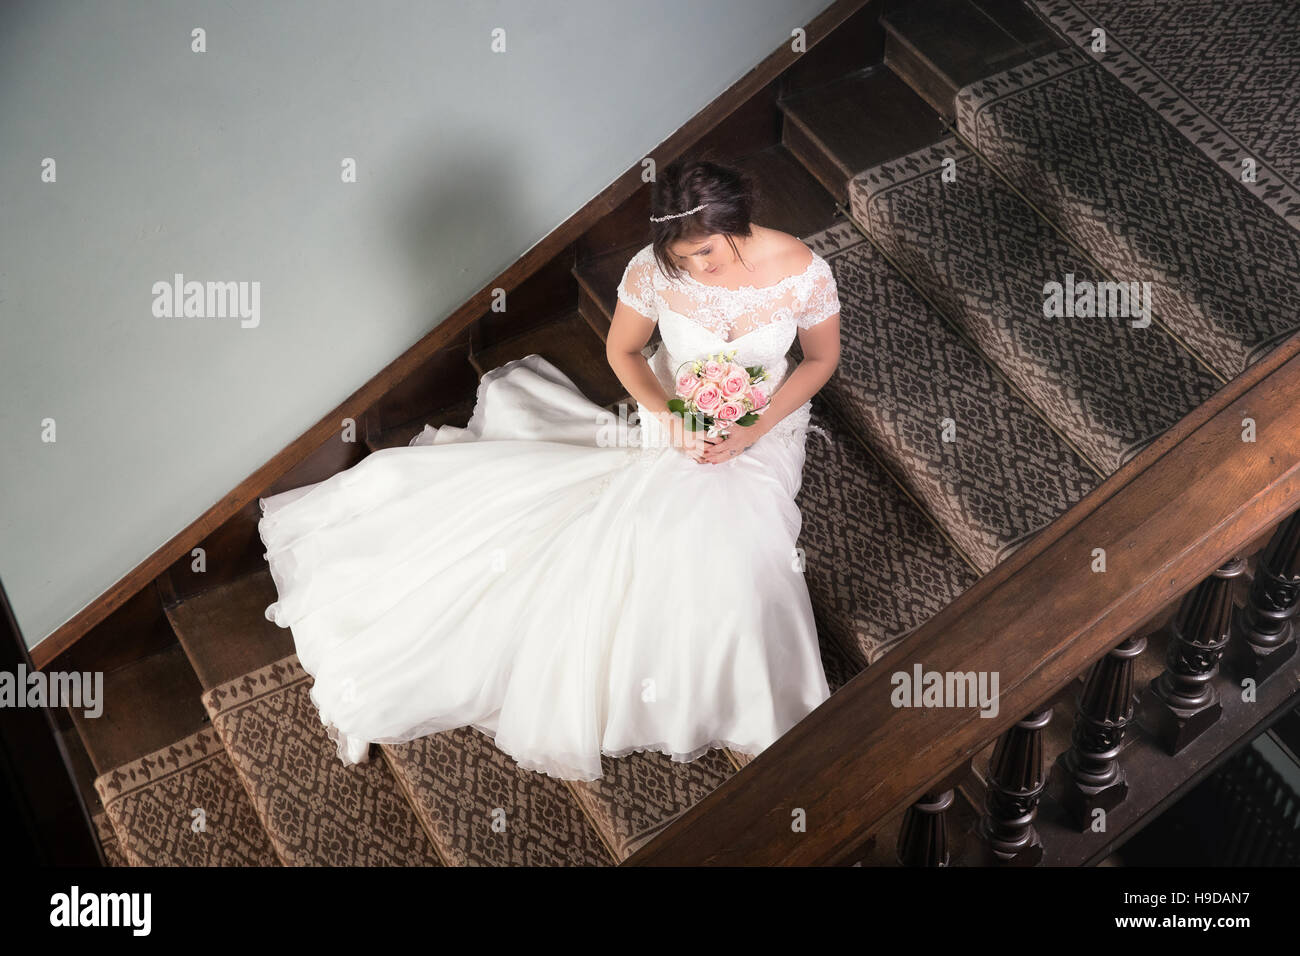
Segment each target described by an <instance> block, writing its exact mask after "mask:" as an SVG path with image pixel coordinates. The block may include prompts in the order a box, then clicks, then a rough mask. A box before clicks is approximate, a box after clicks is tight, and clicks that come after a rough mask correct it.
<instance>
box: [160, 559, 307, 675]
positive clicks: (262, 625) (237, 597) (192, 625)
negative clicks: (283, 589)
mask: <svg viewBox="0 0 1300 956" xmlns="http://www.w3.org/2000/svg"><path fill="white" fill-rule="evenodd" d="M278 598H279V595H278V594H277V593H276V590H275V582H274V581H272V580H271V572H270V571H269V570H263V571H258V572H256V573H254V574H248V575H245V576H244V577H242V578H237V579H236V580H234V581H231V582H229V583H227V584H223V585H221V586H220V587H216V588H213V589H212V590H210V591H204V592H203V593H201V594H197V595H194V596H193V597H188V598H186V599H185V600H183V601H181V602H180V603H178V604H174V605H172V606H171V607H169V608H167V609H166V610H167V619H168V620H169V621H171V624H172V628H173V629H174V630H175V631H176V636H177V638H179V640H180V642H181V646H182V647H183V648H184V649H185V653H186V654H187V655H188V657H189V659H190V662H191V663H192V664H193V666H194V672H195V673H196V674H198V677H199V684H200V685H201V686H202V689H203V690H205V691H206V690H211V689H212V688H213V687H216V686H218V685H220V684H224V683H226V681H229V680H234V679H235V678H236V677H239V676H240V675H242V674H247V673H248V672H250V671H255V670H257V669H258V668H260V667H264V666H266V665H267V664H270V663H271V662H273V661H278V660H280V659H281V658H282V657H287V656H288V655H289V654H292V653H293V652H294V643H293V634H292V633H291V632H290V631H289V629H288V628H284V627H277V626H276V624H275V623H274V622H272V621H268V620H267V619H266V613H265V612H266V608H267V607H268V606H270V605H271V604H274V603H275V602H276V600H278Z"/></svg>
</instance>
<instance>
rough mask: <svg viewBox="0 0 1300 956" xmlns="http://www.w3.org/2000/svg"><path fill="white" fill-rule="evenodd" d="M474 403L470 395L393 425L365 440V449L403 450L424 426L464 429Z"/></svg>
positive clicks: (472, 395)
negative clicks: (450, 426) (449, 426)
mask: <svg viewBox="0 0 1300 956" xmlns="http://www.w3.org/2000/svg"><path fill="white" fill-rule="evenodd" d="M474 401H475V395H474V394H473V393H471V394H469V395H467V396H465V397H464V398H463V399H461V400H460V401H458V402H456V403H455V404H454V405H449V406H447V407H445V408H438V409H433V410H431V411H429V412H427V413H426V414H424V415H420V416H419V417H417V418H413V419H411V420H410V421H409V422H403V423H402V424H401V425H395V426H393V427H392V428H389V429H386V430H385V431H382V432H380V433H379V434H378V435H377V436H375V437H374V438H369V439H366V447H367V448H369V449H370V450H371V451H372V452H376V451H380V450H381V449H384V448H405V447H406V446H407V445H409V444H410V443H411V439H412V438H414V437H415V436H416V435H418V434H420V432H422V431H424V426H425V425H428V426H429V427H430V428H435V429H436V428H440V427H442V426H443V425H455V426H456V427H458V428H464V427H465V425H466V424H468V422H469V418H470V416H471V415H472V414H474Z"/></svg>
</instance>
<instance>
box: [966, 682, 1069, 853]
mask: <svg viewBox="0 0 1300 956" xmlns="http://www.w3.org/2000/svg"><path fill="white" fill-rule="evenodd" d="M1051 719H1052V709H1051V708H1050V707H1044V708H1043V709H1042V710H1038V711H1035V712H1034V713H1032V714H1030V715H1029V716H1028V717H1026V718H1024V719H1023V720H1021V721H1020V722H1019V723H1017V724H1016V725H1015V726H1014V727H1012V728H1011V729H1010V730H1008V731H1007V732H1006V733H1004V734H1003V735H1002V736H1001V737H999V738H998V742H997V744H995V745H994V747H993V756H992V758H991V759H990V760H989V778H988V791H987V793H986V794H985V797H984V814H983V815H982V816H981V818H980V827H979V830H980V836H981V837H983V839H984V842H985V844H986V850H987V853H988V854H991V857H992V859H991V860H990V862H998V863H1009V864H1013V865H1016V866H1036V865H1038V863H1039V861H1041V860H1042V858H1043V844H1042V841H1041V840H1040V839H1039V837H1038V830H1037V829H1036V828H1035V827H1034V819H1035V818H1036V817H1037V816H1038V798H1039V797H1040V796H1042V793H1043V788H1044V786H1046V783H1047V777H1046V775H1045V774H1044V773H1043V728H1044V727H1046V726H1047V724H1048V722H1049V721H1050V720H1051Z"/></svg>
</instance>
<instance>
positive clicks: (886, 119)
mask: <svg viewBox="0 0 1300 956" xmlns="http://www.w3.org/2000/svg"><path fill="white" fill-rule="evenodd" d="M778 105H779V106H780V107H781V111H782V112H783V113H784V114H785V131H784V133H783V134H782V135H783V137H784V139H785V141H786V143H787V145H788V146H789V148H790V151H791V152H792V153H794V154H795V155H797V156H798V157H799V160H800V162H802V163H803V164H804V165H806V166H807V167H808V168H809V169H812V170H815V171H816V173H817V177H818V178H819V179H820V180H821V181H822V183H823V184H824V185H825V187H826V189H828V190H830V192H831V193H832V195H833V196H834V197H835V198H836V199H838V200H839V201H840V202H842V203H847V202H848V192H847V183H848V181H849V180H850V179H852V178H853V176H854V174H855V173H858V172H860V171H861V170H864V169H869V168H870V167H872V166H875V165H877V164H879V163H883V162H884V161H885V160H888V159H893V158H895V157H897V156H902V155H904V154H906V153H910V152H913V151H915V150H917V149H919V148H920V147H922V146H928V145H930V144H931V143H934V142H936V141H938V140H939V139H942V138H943V136H944V135H945V133H946V127H945V126H944V123H943V120H942V119H941V118H940V117H939V115H938V114H937V113H935V112H934V111H933V110H931V109H930V108H929V107H927V106H926V104H925V102H924V101H923V100H922V99H921V98H920V97H919V96H917V94H916V93H914V92H913V91H912V90H911V89H910V88H909V87H908V86H907V84H905V83H904V82H903V81H902V80H900V79H899V78H898V76H897V75H896V74H895V73H894V72H893V71H891V70H888V69H885V68H884V67H875V68H873V69H870V70H862V71H859V72H857V73H852V74H850V75H848V76H846V77H844V78H843V79H840V80H836V81H835V82H834V83H828V84H826V85H825V86H821V87H818V88H817V89H813V90H808V91H807V92H805V93H800V94H799V95H797V96H791V97H787V98H785V99H782V100H781V101H780V103H779V104H778ZM827 225H828V226H829V225H830V224H829V223H828V224H827ZM799 235H800V236H806V235H811V232H803V233H799Z"/></svg>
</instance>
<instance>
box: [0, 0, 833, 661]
mask: <svg viewBox="0 0 1300 956" xmlns="http://www.w3.org/2000/svg"><path fill="white" fill-rule="evenodd" d="M826 6H827V0H803V2H800V0H708V2H701V0H647V2H635V3H633V2H609V0H604V2H601V0H581V2H579V0H551V2H548V0H512V2H504V0H502V2H473V3H450V2H423V3H419V2H382V0H381V2H360V0H357V2H339V0H310V2H294V3H290V2H268V0H258V2H252V0H239V2H231V3H219V4H218V3H208V4H205V3H196V2H190V3H178V2H169V3H143V2H131V3H127V2H97V3H84V4H66V3H55V2H51V0H38V2H31V3H17V2H12V0H9V2H6V3H5V4H3V5H0V443H2V444H0V580H3V582H4V584H5V587H6V588H7V589H8V592H9V597H10V599H11V601H12V602H13V604H14V609H15V613H16V614H17V616H18V622H19V625H20V626H21V627H22V629H23V631H24V633H25V635H26V637H27V641H28V643H29V644H36V643H38V642H39V641H40V640H41V639H43V638H44V637H46V636H47V635H49V634H50V633H51V632H52V631H54V630H55V629H56V628H57V627H58V626H59V625H60V624H62V623H63V622H64V621H66V620H67V619H68V618H70V617H72V616H73V615H74V614H75V613H76V612H77V611H79V610H81V609H82V608H83V607H85V606H86V605H87V604H89V603H91V602H92V601H93V600H94V599H95V598H96V597H97V596H98V595H99V594H100V593H102V592H103V591H104V590H105V589H107V588H108V587H110V586H111V585H112V584H113V583H114V582H116V581H117V580H118V579H119V578H121V577H122V576H123V575H124V574H126V573H127V572H128V571H129V570H130V569H131V568H133V567H134V566H135V565H137V564H139V563H140V562H141V561H143V560H144V559H145V558H146V557H147V556H148V555H149V554H151V553H152V552H153V551H155V550H156V549H157V548H158V547H159V546H160V545H162V544H163V543H164V542H166V541H167V540H168V539H169V538H171V537H172V536H173V535H174V534H176V533H177V532H178V531H180V530H181V529H183V528H184V527H185V526H186V525H188V524H189V523H190V522H191V521H193V520H194V519H195V518H197V517H198V516H199V515H200V514H202V513H203V512H204V511H206V510H207V509H208V508H209V507H210V506H211V505H212V504H213V503H214V502H216V501H217V500H218V499H219V498H220V497H221V496H222V495H223V494H225V493H226V492H228V491H229V490H230V489H231V488H233V487H235V486H236V485H237V484H239V483H240V482H241V481H242V480H243V479H244V478H245V477H247V476H248V475H249V474H250V473H252V472H253V471H255V470H256V469H257V468H259V467H260V466H261V465H262V464H264V463H265V462H266V461H267V460H268V459H270V458H271V457H272V456H273V455H275V454H276V453H277V452H278V451H279V450H280V449H281V448H283V447H284V446H285V445H287V444H288V443H289V442H291V441H292V440H293V439H294V438H296V437H297V436H298V435H300V434H301V433H302V432H303V431H305V430H306V429H307V428H308V427H310V426H311V425H312V424H313V423H315V422H316V421H317V420H318V419H319V418H320V417H321V415H323V414H324V413H325V412H327V411H328V410H329V409H331V408H333V407H334V406H335V405H337V404H338V403H339V402H341V401H342V400H343V399H344V398H346V397H347V396H348V395H349V394H351V393H352V392H353V391H354V390H356V389H357V388H358V387H359V386H361V385H362V384H363V383H364V382H366V381H367V380H368V379H370V378H371V377H372V376H374V374H375V373H376V372H378V371H379V370H380V369H381V368H383V367H384V366H385V365H387V364H388V363H389V362H391V361H392V360H393V359H394V358H396V357H397V356H398V355H399V354H401V353H402V352H403V351H404V350H405V349H407V348H408V347H409V346H410V345H411V344H413V343H414V342H415V341H417V340H418V339H419V338H420V337H421V336H423V335H424V334H425V333H427V332H428V331H429V329H430V328H432V327H433V326H435V325H437V324H438V323H439V322H440V321H442V320H443V319H444V318H445V317H446V316H448V315H449V314H451V313H452V312H453V311H454V310H455V309H456V308H457V306H459V305H460V304H461V303H462V302H464V301H465V299H467V298H468V297H469V296H470V295H472V294H473V293H474V292H475V291H476V290H477V289H479V288H480V287H481V286H482V285H484V284H485V283H486V282H488V281H489V280H490V279H491V278H492V277H493V276H495V275H496V274H498V273H499V272H501V271H502V270H503V269H505V268H506V267H507V266H508V265H509V264H510V263H512V262H514V261H515V260H516V259H518V258H519V256H521V255H522V254H523V253H524V252H525V251H526V250H527V249H528V248H530V247H531V246H533V245H534V244H535V243H537V242H538V241H539V240H540V239H541V238H542V237H543V236H545V235H546V234H547V233H549V232H550V231H552V230H553V229H554V228H555V227H556V226H558V225H559V224H560V223H561V222H563V221H564V220H565V219H567V218H568V217H569V216H570V215H571V214H572V213H573V212H574V211H575V210H577V209H578V208H580V207H581V206H583V205H584V204H585V203H586V202H588V201H589V200H590V199H591V198H592V197H593V196H595V195H596V194H597V193H599V192H600V191H601V190H602V189H603V188H604V187H605V186H607V185H608V184H609V183H610V182H611V181H613V180H614V179H615V178H617V177H618V176H619V175H620V174H621V173H622V172H623V171H624V170H626V169H627V168H628V167H629V166H632V165H634V164H635V163H636V162H638V160H639V159H640V158H641V156H642V155H643V154H645V153H646V152H647V151H648V150H650V149H651V148H653V147H654V146H655V145H656V144H658V143H659V142H661V141H662V140H663V139H664V138H666V137H667V136H668V135H669V134H670V133H671V132H672V131H673V130H675V129H677V128H678V127H680V126H681V125H682V124H683V123H685V122H686V121H687V120H688V119H689V118H690V117H691V116H692V115H694V114H695V113H696V112H698V111H699V110H700V109H701V108H703V107H704V106H705V105H706V104H707V103H709V102H710V101H711V100H713V99H714V98H716V97H717V96H718V95H719V94H720V93H722V92H723V91H724V90H725V89H726V88H727V87H728V86H730V85H731V84H732V83H733V82H735V81H736V80H737V79H738V78H740V77H741V76H743V75H744V74H745V73H746V72H748V71H749V70H750V69H752V68H753V67H754V66H755V65H756V64H757V63H758V62H760V61H761V60H762V59H763V58H764V57H766V56H767V55H768V54H769V53H770V52H771V51H772V50H774V49H775V48H776V47H778V46H780V45H781V44H782V43H785V42H788V38H789V35H790V32H791V30H792V29H793V28H794V27H797V26H799V25H803V24H806V23H807V22H808V21H809V20H810V19H812V18H813V17H814V16H816V14H817V13H818V12H819V11H820V10H821V9H823V8H824V7H826ZM194 27H203V28H205V29H206V31H207V52H206V53H203V54H196V53H193V52H191V51H190V31H191V30H192V29H193V28H194ZM494 27H503V28H504V29H505V30H506V44H507V52H506V53H504V54H493V53H492V52H491V51H490V49H489V42H490V31H491V30H492V29H493V28H494ZM347 156H351V157H355V158H356V159H357V161H358V163H359V182H358V183H356V184H354V185H345V184H343V183H341V182H340V175H339V168H340V166H339V164H340V161H341V159H342V158H343V157H347ZM45 157H52V158H53V159H54V160H55V161H56V162H57V174H58V179H57V182H56V183H54V184H45V183H42V182H41V178H40V175H41V163H42V160H43V159H44V158H45ZM176 272H181V273H183V274H184V275H185V276H186V277H187V278H188V279H197V280H199V281H208V280H235V281H249V282H251V281H258V282H260V283H261V320H260V325H258V327H256V328H242V327H241V323H240V321H239V320H238V319H237V318H225V319H173V318H156V317H154V315H153V314H152V304H153V294H152V291H151V289H152V286H153V284H154V283H155V282H158V281H160V280H162V281H166V280H170V279H171V277H172V275H173V273H176ZM46 418H52V419H54V420H55V423H56V429H57V431H56V435H57V441H56V442H54V443H46V442H43V441H42V436H41V422H42V420H43V419H46Z"/></svg>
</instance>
